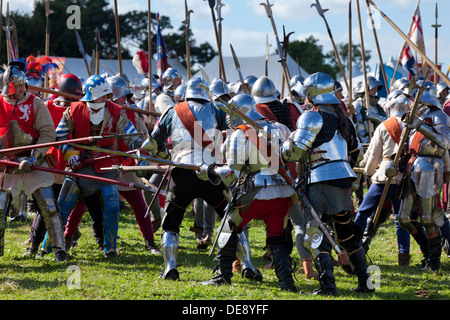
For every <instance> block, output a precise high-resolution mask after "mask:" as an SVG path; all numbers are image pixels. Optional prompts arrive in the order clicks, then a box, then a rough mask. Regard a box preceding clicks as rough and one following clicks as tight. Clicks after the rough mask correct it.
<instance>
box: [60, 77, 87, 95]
mask: <svg viewBox="0 0 450 320" xmlns="http://www.w3.org/2000/svg"><path fill="white" fill-rule="evenodd" d="M82 87H83V85H82V84H81V80H80V79H79V78H78V77H77V76H76V75H74V74H71V73H66V74H64V75H63V76H62V77H61V78H60V79H59V91H61V92H65V93H70V94H73V95H76V96H80V97H81V96H82V95H83V93H82ZM60 99H61V100H62V101H67V102H74V101H76V100H75V99H71V98H67V97H64V96H61V97H60Z"/></svg>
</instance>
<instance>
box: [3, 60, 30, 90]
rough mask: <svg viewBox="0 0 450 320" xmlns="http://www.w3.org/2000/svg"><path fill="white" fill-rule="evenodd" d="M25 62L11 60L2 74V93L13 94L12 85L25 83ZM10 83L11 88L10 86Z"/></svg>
mask: <svg viewBox="0 0 450 320" xmlns="http://www.w3.org/2000/svg"><path fill="white" fill-rule="evenodd" d="M24 70H25V64H24V63H22V62H20V61H12V62H11V63H10V64H9V66H8V68H7V69H6V70H5V72H4V74H3V89H2V95H4V96H8V95H12V94H14V91H15V89H14V87H15V86H19V85H21V84H26V82H27V81H26V78H25V71H24ZM11 84H12V85H13V88H11Z"/></svg>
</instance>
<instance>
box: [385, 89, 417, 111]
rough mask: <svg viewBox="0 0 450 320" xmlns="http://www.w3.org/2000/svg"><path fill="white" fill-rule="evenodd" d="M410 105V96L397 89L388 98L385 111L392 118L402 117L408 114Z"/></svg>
mask: <svg viewBox="0 0 450 320" xmlns="http://www.w3.org/2000/svg"><path fill="white" fill-rule="evenodd" d="M410 105H411V100H409V95H408V94H406V93H404V92H403V91H402V90H400V89H396V90H394V91H392V92H391V93H389V95H388V96H387V102H386V104H385V109H386V111H387V113H388V114H389V116H390V117H392V116H402V115H403V114H404V113H406V112H408V109H409V106H410Z"/></svg>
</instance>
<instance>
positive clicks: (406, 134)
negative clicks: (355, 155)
mask: <svg viewBox="0 0 450 320" xmlns="http://www.w3.org/2000/svg"><path fill="white" fill-rule="evenodd" d="M429 71H430V69H428V70H427V75H428V73H429ZM425 79H426V77H425ZM424 90H425V86H424V84H422V85H421V86H420V87H419V91H418V92H417V95H416V99H415V101H414V105H413V107H412V109H411V110H410V111H409V117H408V125H409V124H411V123H412V122H413V120H414V117H415V114H416V110H417V108H418V106H419V102H420V98H421V97H422V94H423V92H424ZM410 131H411V129H408V126H407V125H406V126H405V128H404V129H403V131H402V135H401V139H400V142H399V145H398V150H397V152H396V153H395V157H394V160H393V163H392V166H393V167H394V168H395V167H397V164H398V162H399V161H400V157H401V155H402V151H403V148H404V146H405V143H406V141H407V139H408V138H409V132H410ZM393 178H394V177H389V178H388V179H387V181H386V184H385V185H384V189H383V193H382V194H381V198H380V202H379V203H378V207H377V210H376V211H375V216H374V218H373V224H374V225H376V224H377V222H378V219H379V218H380V214H381V210H382V209H383V205H384V201H385V200H386V195H387V193H388V189H389V186H390V184H391V181H392V179H393Z"/></svg>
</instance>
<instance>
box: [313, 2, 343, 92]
mask: <svg viewBox="0 0 450 320" xmlns="http://www.w3.org/2000/svg"><path fill="white" fill-rule="evenodd" d="M311 7H316V9H317V12H318V13H319V16H321V17H322V19H323V21H324V22H325V27H326V28H327V32H328V36H329V37H330V40H331V45H332V46H333V51H334V55H335V56H336V60H337V62H338V65H339V70H340V71H341V74H342V78H343V79H344V83H345V87H346V88H347V92H350V90H349V87H348V82H347V77H346V76H345V71H344V68H343V67H342V63H341V58H340V57H339V52H338V51H337V48H336V44H335V43H334V39H333V34H332V33H331V29H330V26H329V25H328V21H327V19H326V18H325V15H324V13H325V12H327V11H328V9H322V6H321V5H320V2H319V0H316V3H313V4H311Z"/></svg>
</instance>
